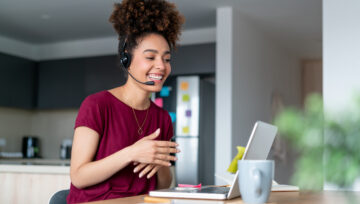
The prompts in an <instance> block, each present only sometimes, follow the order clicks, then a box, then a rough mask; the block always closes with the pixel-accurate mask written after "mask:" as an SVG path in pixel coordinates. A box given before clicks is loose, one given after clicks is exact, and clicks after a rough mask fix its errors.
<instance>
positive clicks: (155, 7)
mask: <svg viewBox="0 0 360 204" xmlns="http://www.w3.org/2000/svg"><path fill="white" fill-rule="evenodd" d="M110 22H112V23H113V25H114V28H115V29H116V31H117V32H118V34H119V40H120V42H119V54H120V65H121V67H122V69H123V70H124V71H125V73H129V74H130V77H128V78H127V81H126V83H125V84H124V85H123V86H120V87H117V88H114V89H111V90H107V91H102V92H99V93H95V94H93V95H90V96H88V97H87V98H86V99H85V100H84V101H83V103H82V105H81V107H80V110H79V113H78V116H77V118H76V123H75V132H74V141H73V149H72V158H71V168H70V176H71V187H70V193H69V196H68V197H67V201H68V202H69V203H75V202H86V201H95V200H104V199H111V198H118V197H125V196H134V195H138V194H145V193H148V192H149V191H150V190H153V189H159V188H167V187H169V185H170V183H171V179H172V178H171V173H170V170H169V166H170V161H175V160H176V157H174V156H171V155H169V154H170V153H178V152H179V149H177V148H176V146H177V144H176V143H174V142H170V141H169V140H170V139H171V137H172V136H173V127H172V123H171V119H170V116H169V114H168V113H167V112H166V111H165V110H163V109H161V108H159V107H157V106H156V105H155V104H154V103H152V102H151V101H150V100H149V94H150V93H151V92H158V91H160V90H161V88H162V85H163V83H164V82H165V80H166V78H167V77H168V76H169V74H170V72H171V66H170V57H171V50H172V49H173V48H174V47H175V43H176V41H177V40H178V37H179V35H180V28H181V25H182V23H183V18H182V17H181V15H180V14H179V13H178V11H177V10H176V8H175V6H174V5H173V4H170V3H168V2H166V1H163V0H152V1H150V0H123V1H122V3H121V4H115V8H114V11H113V13H112V15H111V17H110ZM145 82H146V83H145Z"/></svg>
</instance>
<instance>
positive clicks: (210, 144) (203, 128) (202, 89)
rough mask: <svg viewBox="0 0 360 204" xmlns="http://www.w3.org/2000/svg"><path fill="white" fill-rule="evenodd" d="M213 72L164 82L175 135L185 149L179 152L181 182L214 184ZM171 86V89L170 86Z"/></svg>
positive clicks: (177, 170)
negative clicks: (207, 74)
mask: <svg viewBox="0 0 360 204" xmlns="http://www.w3.org/2000/svg"><path fill="white" fill-rule="evenodd" d="M213 79H214V77H212V76H201V75H192V76H175V77H170V78H169V79H167V81H166V82H165V84H164V87H165V88H166V87H168V88H167V92H169V90H171V91H170V92H169V93H166V94H162V95H163V96H161V92H160V95H158V96H159V97H162V98H161V99H162V100H163V108H164V109H165V110H167V111H168V112H169V114H170V116H171V115H173V114H174V115H175V116H176V117H175V122H174V123H173V125H174V130H175V134H174V139H175V141H176V142H177V143H178V144H179V148H180V150H181V152H180V153H177V154H176V156H177V157H178V160H177V161H176V162H175V177H176V182H177V183H182V184H184V183H185V184H194V185H197V184H199V183H202V184H203V185H212V184H214V167H215V165H214V163H215V160H214V158H215V128H214V127H215V84H214V80H213ZM169 88H171V89H169ZM204 158H207V159H204Z"/></svg>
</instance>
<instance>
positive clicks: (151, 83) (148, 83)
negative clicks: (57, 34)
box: [122, 66, 155, 86]
mask: <svg viewBox="0 0 360 204" xmlns="http://www.w3.org/2000/svg"><path fill="white" fill-rule="evenodd" d="M122 67H123V68H124V69H125V71H126V72H127V73H128V74H129V75H130V76H131V78H133V79H134V80H135V81H137V82H139V83H140V84H145V85H150V86H153V85H155V82H153V81H147V82H142V81H139V80H137V79H136V78H135V77H133V75H132V74H130V72H129V71H128V70H127V69H126V68H125V67H124V66H122Z"/></svg>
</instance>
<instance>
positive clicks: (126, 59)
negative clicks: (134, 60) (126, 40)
mask: <svg viewBox="0 0 360 204" xmlns="http://www.w3.org/2000/svg"><path fill="white" fill-rule="evenodd" d="M120 62H121V64H122V65H123V66H124V67H125V68H126V69H127V68H129V67H130V63H131V55H130V54H129V53H126V52H124V51H123V52H122V53H121V56H120Z"/></svg>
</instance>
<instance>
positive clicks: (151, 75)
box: [149, 74, 162, 80]
mask: <svg viewBox="0 0 360 204" xmlns="http://www.w3.org/2000/svg"><path fill="white" fill-rule="evenodd" d="M149 78H151V79H155V80H161V79H162V76H161V75H156V74H149Z"/></svg>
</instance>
